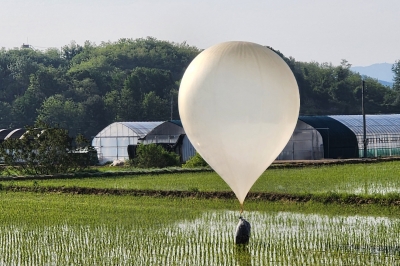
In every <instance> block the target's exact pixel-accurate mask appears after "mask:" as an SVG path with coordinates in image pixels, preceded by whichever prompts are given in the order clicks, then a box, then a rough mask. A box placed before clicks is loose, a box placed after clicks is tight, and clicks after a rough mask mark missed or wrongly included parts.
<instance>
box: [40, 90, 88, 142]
mask: <svg viewBox="0 0 400 266" xmlns="http://www.w3.org/2000/svg"><path fill="white" fill-rule="evenodd" d="M84 111H85V110H84V106H83V104H81V103H76V102H74V101H73V100H71V99H65V97H64V96H62V95H60V94H56V95H54V96H51V97H49V98H47V99H46V100H45V101H44V102H43V103H42V106H41V107H40V109H39V110H38V116H37V122H39V121H43V122H45V123H47V124H49V125H52V126H56V125H57V126H60V127H62V128H66V129H68V130H69V131H70V132H71V134H73V135H76V134H78V133H80V132H82V128H83V127H86V125H85V124H84V123H83V121H84V115H85V114H84Z"/></svg>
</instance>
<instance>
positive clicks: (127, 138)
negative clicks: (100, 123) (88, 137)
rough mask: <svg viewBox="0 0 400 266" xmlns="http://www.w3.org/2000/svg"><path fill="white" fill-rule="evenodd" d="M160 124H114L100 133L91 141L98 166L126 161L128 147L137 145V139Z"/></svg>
mask: <svg viewBox="0 0 400 266" xmlns="http://www.w3.org/2000/svg"><path fill="white" fill-rule="evenodd" d="M161 123H162V122H115V123H112V124H111V125H109V126H107V127H105V128H104V129H103V130H102V131H100V132H99V133H98V134H97V135H96V136H95V137H94V138H93V141H92V146H93V147H94V148H95V149H96V150H97V155H98V157H99V162H100V164H104V163H106V162H109V161H111V162H112V161H115V160H126V159H129V156H128V145H137V144H138V141H139V139H141V138H143V137H145V136H146V135H147V133H149V132H150V131H151V130H153V129H154V128H155V127H157V126H158V125H160V124H161Z"/></svg>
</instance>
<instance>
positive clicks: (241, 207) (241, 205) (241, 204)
mask: <svg viewBox="0 0 400 266" xmlns="http://www.w3.org/2000/svg"><path fill="white" fill-rule="evenodd" d="M242 213H243V203H240V214H242Z"/></svg>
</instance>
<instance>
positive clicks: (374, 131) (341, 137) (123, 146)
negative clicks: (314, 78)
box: [0, 114, 400, 163]
mask: <svg viewBox="0 0 400 266" xmlns="http://www.w3.org/2000/svg"><path fill="white" fill-rule="evenodd" d="M20 130H21V129H19V130H14V131H13V130H9V129H6V130H0V141H1V140H4V138H8V137H11V136H13V137H14V135H15V136H17V135H19V134H21V135H22V134H23V132H22V131H20ZM19 136H20V135H19ZM363 138H364V136H363V118H362V116H361V115H332V116H299V119H298V122H297V125H296V128H295V130H294V132H293V134H292V137H291V138H290V140H289V141H288V143H287V145H286V146H285V148H284V149H283V151H282V152H281V153H280V154H279V156H278V157H277V158H276V159H277V160H319V159H323V158H332V159H346V158H361V157H364V141H363ZM366 139H367V156H368V157H384V156H398V155H400V115H397V114H394V115H366ZM139 143H143V144H145V145H146V144H150V143H156V144H159V145H162V146H163V147H164V148H166V149H167V150H169V151H174V152H176V153H177V154H179V155H180V158H181V162H186V161H187V160H188V159H189V158H190V157H192V156H193V155H194V154H195V153H196V150H195V149H194V147H193V145H192V144H191V143H190V141H189V139H188V137H187V136H186V134H185V130H184V128H183V127H182V123H181V121H179V120H171V121H165V122H116V123H113V124H111V125H109V126H107V127H106V128H104V129H103V130H102V131H101V132H100V133H98V134H97V135H96V136H95V137H94V139H93V142H92V145H93V146H94V147H95V148H96V150H97V153H98V156H99V161H100V163H105V162H107V161H114V160H117V159H120V160H121V159H122V160H125V159H128V158H130V157H131V158H133V157H134V156H135V149H136V145H137V144H139ZM232 145H234V143H233V144H232ZM238 152H239V151H238Z"/></svg>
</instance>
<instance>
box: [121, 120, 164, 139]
mask: <svg viewBox="0 0 400 266" xmlns="http://www.w3.org/2000/svg"><path fill="white" fill-rule="evenodd" d="M117 123H120V124H122V125H124V126H126V127H128V128H130V129H132V130H133V131H135V132H136V134H138V135H139V136H144V135H146V134H147V133H149V132H150V131H151V130H153V129H154V128H155V127H156V126H158V125H160V124H162V123H163V122H160V121H157V122H117Z"/></svg>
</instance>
